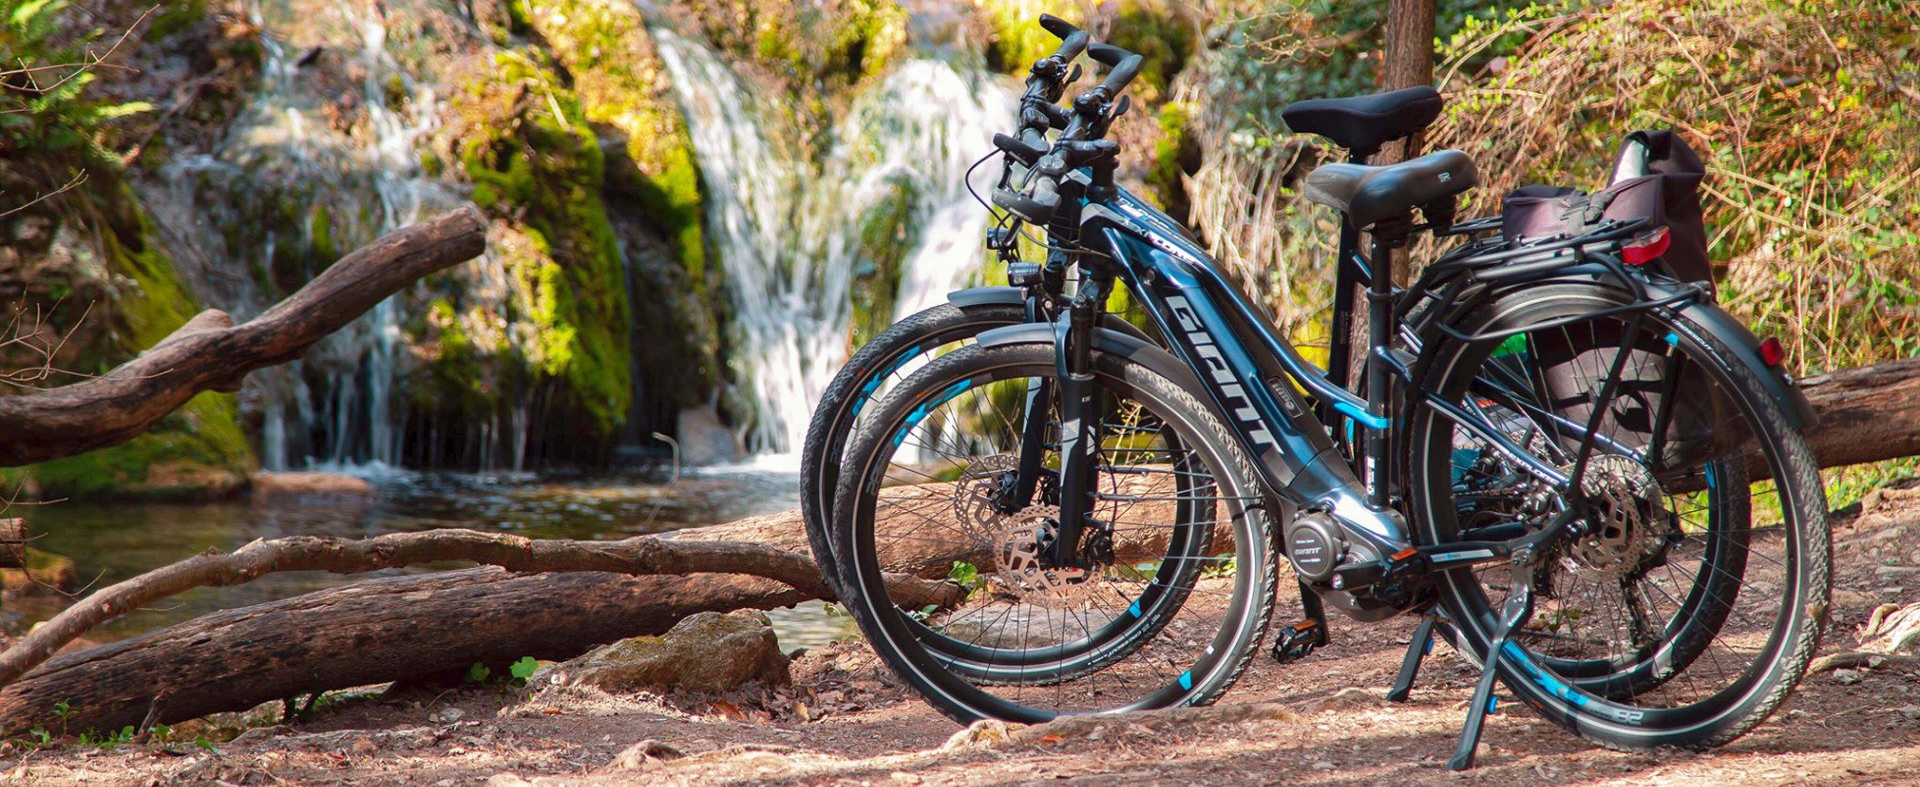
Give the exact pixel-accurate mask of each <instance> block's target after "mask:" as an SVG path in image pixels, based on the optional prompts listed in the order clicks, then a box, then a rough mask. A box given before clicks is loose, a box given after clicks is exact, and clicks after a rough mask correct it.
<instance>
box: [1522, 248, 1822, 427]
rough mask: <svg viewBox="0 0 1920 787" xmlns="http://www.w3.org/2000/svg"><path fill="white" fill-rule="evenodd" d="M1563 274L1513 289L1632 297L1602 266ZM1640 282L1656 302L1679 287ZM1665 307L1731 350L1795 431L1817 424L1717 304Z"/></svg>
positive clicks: (1796, 388) (1754, 340) (1791, 383)
mask: <svg viewBox="0 0 1920 787" xmlns="http://www.w3.org/2000/svg"><path fill="white" fill-rule="evenodd" d="M1566 273H1567V274H1568V275H1564V276H1557V277H1554V278H1549V279H1543V280H1536V281H1531V282H1527V283H1525V284H1519V285H1514V287H1515V288H1516V289H1517V288H1520V287H1532V286H1539V285H1541V284H1551V283H1567V284H1587V285H1598V286H1601V287H1605V288H1607V289H1609V290H1614V291H1617V292H1620V293H1621V294H1622V296H1623V297H1625V298H1629V299H1630V298H1631V297H1632V296H1631V295H1629V294H1627V292H1626V290H1624V289H1623V288H1622V286H1621V285H1620V284H1618V283H1617V281H1616V280H1614V279H1613V278H1612V277H1611V276H1610V275H1608V274H1607V273H1606V270H1605V268H1602V267H1601V266H1598V265H1591V266H1589V265H1582V266H1578V267H1573V268H1569V269H1567V271H1566ZM1643 283H1644V284H1645V286H1646V288H1647V291H1648V294H1649V295H1651V296H1652V297H1654V298H1655V299H1660V298H1665V297H1668V296H1671V295H1676V294H1678V293H1679V292H1680V286H1681V285H1680V283H1679V282H1672V281H1659V280H1644V281H1643ZM1623 302H1624V301H1623ZM1668 308H1669V309H1672V310H1673V311H1674V312H1675V313H1678V314H1685V315H1686V316H1687V318H1688V319H1690V320H1692V321H1693V322H1694V323H1695V324H1697V325H1699V326H1700V327H1701V328H1702V329H1704V330H1705V331H1706V332H1707V333H1708V334H1709V335H1711V336H1712V337H1713V338H1714V339H1717V340H1719V341H1720V343H1721V344H1724V345H1726V346H1727V348H1728V349H1729V350H1732V351H1733V359H1734V360H1735V361H1737V362H1738V363H1740V364H1741V365H1743V366H1745V367H1747V371H1750V372H1753V376H1754V378H1755V379H1757V380H1759V381H1760V385H1761V387H1762V388H1764V389H1765V390H1766V393H1767V396H1768V397H1770V398H1772V399H1773V402H1774V404H1775V405H1777V406H1779V408H1780V412H1781V414H1782V415H1784V416H1786V420H1787V425H1788V426H1792V427H1793V428H1795V429H1808V428H1811V427H1813V426H1815V425H1817V424H1818V423H1819V422H1820V418H1819V415H1818V414H1816V413H1815V412H1814V411H1813V405H1812V404H1811V403H1809V402H1808V401H1807V395H1806V393H1805V392H1803V391H1801V390H1800V384H1799V382H1797V381H1796V380H1794V379H1793V375H1792V374H1790V373H1788V372H1787V371H1786V370H1784V369H1776V368H1773V367H1770V366H1768V365H1767V363H1766V361H1764V360H1761V358H1760V338H1759V337H1757V336H1754V335H1753V331H1752V330H1751V329H1749V328H1747V326H1746V325H1745V324H1743V323H1741V322H1740V320H1739V319H1738V318H1736V317H1734V316H1733V315H1732V314H1729V313H1727V310H1726V309H1723V308H1721V307H1720V304H1718V303H1714V302H1712V301H1709V300H1702V299H1694V300H1688V301H1683V302H1681V303H1678V304H1675V305H1673V306H1670V307H1668Z"/></svg>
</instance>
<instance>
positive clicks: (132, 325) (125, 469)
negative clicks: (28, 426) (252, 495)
mask: <svg viewBox="0 0 1920 787" xmlns="http://www.w3.org/2000/svg"><path fill="white" fill-rule="evenodd" d="M91 186H92V187H91V188H90V189H88V190H86V191H84V192H79V193H77V194H76V195H75V198H76V200H77V201H78V204H80V205H82V208H81V209H80V212H79V213H77V214H76V215H75V216H74V217H72V218H71V220H75V221H85V223H86V224H88V225H89V226H91V227H93V228H96V229H97V230H98V232H97V236H96V241H95V243H94V245H93V247H92V248H91V249H89V250H85V251H84V252H81V253H80V254H79V257H77V258H76V260H75V262H74V264H75V265H77V266H81V267H86V266H93V265H98V266H99V267H100V268H101V269H103V270H104V271H105V272H106V274H107V276H108V278H109V279H110V280H111V284H110V285H109V287H108V291H107V292H106V293H104V295H105V297H104V298H103V302H102V303H101V304H100V305H99V306H97V307H95V308H93V309H92V311H91V313H90V314H88V315H87V317H86V318H85V319H86V320H98V321H100V325H101V326H102V327H103V329H104V333H105V334H106V337H105V339H104V341H100V342H95V343H93V344H92V346H91V349H90V350H89V351H88V352H86V353H84V354H81V355H79V356H77V357H74V358H70V359H56V360H58V361H60V362H61V363H62V364H63V365H66V364H70V365H68V366H66V368H73V369H77V370H80V371H87V372H91V373H102V372H105V371H108V370H110V369H112V368H113V367H115V366H117V365H119V364H120V363H123V362H125V361H126V360H128V359H130V358H132V357H133V356H135V355H137V354H139V353H140V352H141V351H144V350H146V349H147V348H150V347H152V346H154V345H156V344H158V343H160V342H161V341H162V340H164V339H165V338H166V337H167V336H169V335H171V334H172V333H173V331H174V330H175V329H177V328H179V327H180V326H181V325H184V324H186V322H187V320H189V319H191V318H192V317H193V316H194V315H195V314H197V313H198V312H199V311H200V307H199V304H198V302H197V301H196V300H195V298H194V297H193V295H192V294H191V293H190V292H189V291H188V290H187V288H186V285H185V283H184V282H183V281H182V279H181V277H180V275H179V272H178V271H176V270H175V269H174V267H173V261H172V260H171V259H169V258H168V257H167V256H166V254H164V253H163V252H162V251H161V248H160V246H159V245H158V244H157V243H154V242H153V241H152V240H151V239H152V237H154V230H153V227H152V223H151V221H150V220H149V219H148V218H147V216H146V215H145V213H144V212H142V211H141V210H140V208H139V206H138V204H137V203H136V202H135V201H134V199H133V198H132V195H131V194H130V192H128V191H127V189H126V188H125V186H124V185H123V184H122V183H121V182H120V181H119V180H118V179H117V178H115V177H113V176H112V175H111V174H108V175H104V176H98V177H97V178H96V182H95V183H93V184H91ZM93 254H97V255H98V257H92V256H91V255H93ZM74 319H75V320H80V318H79V317H75V318H74ZM82 324H83V326H84V322H83V323H82ZM256 466H257V462H256V460H255V458H254V454H253V449H252V447H251V445H250V444H249V442H248V440H247V436H246V433H245V432H244V431H242V430H241V428H240V421H239V410H238V407H237V406H236V404H235V400H234V397H233V396H232V395H230V394H222V393H214V392H207V393H202V394H200V395H198V396H196V397H194V398H193V399H191V400H189V401H188V402H187V403H186V404H185V405H183V406H182V407H181V408H180V409H179V410H176V411H174V412H173V413H171V414H169V415H167V416H165V417H164V418H162V419H161V420H160V421H159V422H158V423H156V424H155V425H154V426H153V428H151V429H149V430H148V431H147V432H146V433H144V434H141V435H139V436H137V437H135V438H133V439H131V440H129V441H127V442H125V443H122V444H120V445H116V446H111V447H108V448H103V449H100V450H96V451H90V452H87V453H84V454H80V455H77V456H71V457H66V458H63V459H57V460H54V461H51V462H44V463H41V464H37V465H30V466H27V467H20V468H7V469H4V470H0V480H4V481H6V482H8V483H11V484H21V485H24V486H26V487H27V488H28V489H29V490H31V491H32V492H33V493H35V494H37V495H38V496H40V497H42V498H50V497H66V498H79V499H88V500H96V499H143V500H187V499H208V498H217V497H223V496H227V495H230V494H233V493H234V492H237V491H239V490H241V489H243V488H244V487H245V485H246V477H247V475H248V474H249V473H251V472H252V471H253V470H254V469H255V467H256Z"/></svg>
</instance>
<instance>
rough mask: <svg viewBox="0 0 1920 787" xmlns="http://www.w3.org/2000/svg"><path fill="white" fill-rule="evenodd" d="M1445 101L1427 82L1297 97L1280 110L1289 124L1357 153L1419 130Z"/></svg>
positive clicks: (1372, 150)
mask: <svg viewBox="0 0 1920 787" xmlns="http://www.w3.org/2000/svg"><path fill="white" fill-rule="evenodd" d="M1444 103H1445V102H1443V101H1441V100H1440V94H1439V93H1438V92H1437V91H1435V90H1434V89H1433V88H1430V87H1426V86H1424V85H1422V86H1419V87H1410V88H1406V89H1405V90H1395V91H1392V92H1389V93H1375V94H1373V95H1370V96H1351V97H1348V98H1316V99H1311V100H1307V101H1295V102H1293V103H1291V104H1288V105H1287V108H1286V109H1283V110H1281V111H1280V118H1281V119H1282V120H1285V121H1286V122H1287V128H1290V129H1293V130H1294V131H1295V132H1297V133H1302V134H1319V135H1320V136H1323V137H1326V138H1327V139H1331V140H1333V142H1334V144H1336V145H1339V146H1340V147H1343V148H1347V149H1348V150H1351V151H1353V152H1354V153H1355V154H1357V155H1363V156H1365V155H1371V154H1373V153H1374V152H1375V151H1378V150H1379V149H1380V144H1381V143H1383V142H1389V141H1392V140H1396V139H1399V138H1401V137H1404V136H1407V135H1409V134H1413V133H1416V132H1418V131H1420V130H1421V129H1424V128H1426V127H1427V124H1429V123H1432V122H1433V119H1434V118H1437V117H1439V116H1440V107H1441V106H1442V105H1443V104H1444Z"/></svg>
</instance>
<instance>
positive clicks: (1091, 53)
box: [1087, 44, 1133, 68]
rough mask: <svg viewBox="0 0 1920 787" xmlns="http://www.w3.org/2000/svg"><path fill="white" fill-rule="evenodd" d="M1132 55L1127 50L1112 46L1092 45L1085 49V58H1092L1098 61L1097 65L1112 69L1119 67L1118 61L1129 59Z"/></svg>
mask: <svg viewBox="0 0 1920 787" xmlns="http://www.w3.org/2000/svg"><path fill="white" fill-rule="evenodd" d="M1132 55H1133V53H1132V52H1128V51H1127V50H1125V49H1121V48H1120V47H1117V46H1114V45H1112V44H1093V45H1092V46H1089V47H1087V56H1088V57H1091V58H1093V59H1094V60H1095V61H1098V62H1099V63H1101V64H1103V65H1105V66H1107V67H1108V68H1112V67H1114V66H1117V65H1119V64H1120V61H1122V60H1125V59H1127V58H1128V57H1131V56H1132Z"/></svg>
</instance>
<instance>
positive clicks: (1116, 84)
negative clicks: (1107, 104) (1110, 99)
mask: <svg viewBox="0 0 1920 787" xmlns="http://www.w3.org/2000/svg"><path fill="white" fill-rule="evenodd" d="M1144 62H1145V59H1144V58H1142V57H1140V56H1139V55H1127V57H1126V59H1125V60H1122V61H1120V65H1117V66H1114V67H1113V70H1112V71H1108V72H1107V78H1106V79H1103V80H1100V87H1104V88H1106V89H1107V94H1108V95H1112V96H1117V95H1120V91H1123V90H1126V89H1127V83H1129V82H1132V81H1133V78H1134V77H1136V76H1139V75H1140V66H1141V65H1142V64H1143V63H1144Z"/></svg>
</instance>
